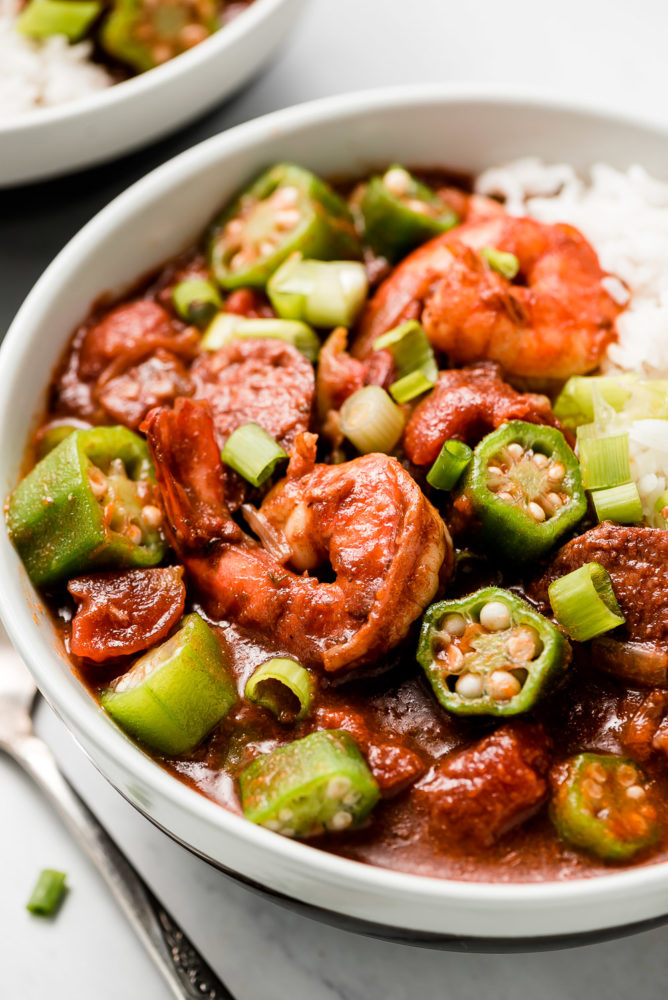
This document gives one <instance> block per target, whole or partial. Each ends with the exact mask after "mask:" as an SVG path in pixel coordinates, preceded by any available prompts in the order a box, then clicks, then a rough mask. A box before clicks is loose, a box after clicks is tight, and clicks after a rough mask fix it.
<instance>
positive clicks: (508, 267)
mask: <svg viewBox="0 0 668 1000" xmlns="http://www.w3.org/2000/svg"><path fill="white" fill-rule="evenodd" d="M480 255H481V257H484V258H485V260H486V261H487V263H488V264H489V266H490V267H491V269H492V270H493V271H496V273H497V274H500V275H501V277H502V278H508V280H509V281H512V280H513V278H516V277H517V275H518V273H519V269H520V262H519V260H518V259H517V257H516V256H515V254H514V253H505V251H503V250H495V249H494V248H493V247H483V248H482V250H481V251H480Z"/></svg>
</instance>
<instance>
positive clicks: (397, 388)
mask: <svg viewBox="0 0 668 1000" xmlns="http://www.w3.org/2000/svg"><path fill="white" fill-rule="evenodd" d="M434 384H435V383H434V382H432V381H431V379H428V378H427V376H426V375H425V374H424V372H421V371H420V369H419V368H418V369H417V370H416V371H414V372H409V373H408V375H404V376H403V378H400V379H397V381H396V382H393V383H392V385H391V386H390V395H391V396H392V399H394V400H395V401H396V402H397V403H409V402H410V401H411V399H415V397H416V396H421V395H422V393H423V392H428V391H429V389H433V388H434Z"/></svg>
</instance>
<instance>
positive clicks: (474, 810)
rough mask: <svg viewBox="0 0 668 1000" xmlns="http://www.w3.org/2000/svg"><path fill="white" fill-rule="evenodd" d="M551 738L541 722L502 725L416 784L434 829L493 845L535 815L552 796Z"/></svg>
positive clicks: (446, 836) (448, 837)
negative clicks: (537, 723)
mask: <svg viewBox="0 0 668 1000" xmlns="http://www.w3.org/2000/svg"><path fill="white" fill-rule="evenodd" d="M548 749H549V747H548V741H547V737H546V736H545V733H544V732H543V730H542V729H541V728H540V727H539V726H535V725H530V724H528V723H516V724H513V725H507V726H502V727H501V728H500V729H497V730H496V732H494V733H492V735H491V736H486V737H485V738H484V739H482V740H480V741H479V742H478V743H474V744H473V745H472V746H470V747H467V749H466V750H462V751H461V752H459V753H456V754H452V755H450V756H448V757H446V758H445V759H444V760H443V761H442V762H441V763H439V764H437V765H436V766H435V767H434V768H433V769H432V770H431V771H430V772H429V774H427V776H426V777H425V778H424V779H423V780H422V781H421V782H420V783H419V784H418V785H416V788H415V791H416V794H417V795H418V796H419V800H420V802H421V804H422V805H423V806H424V807H425V809H426V811H427V813H428V815H429V827H430V831H431V833H432V835H433V837H434V839H435V840H436V841H440V842H441V843H442V845H443V847H444V848H445V847H447V845H448V843H450V842H452V841H468V842H471V841H473V842H475V843H476V844H478V845H480V846H481V847H488V846H489V845H490V844H493V843H495V842H496V841H497V840H499V838H500V837H502V836H503V835H504V833H507V832H508V831H509V830H511V829H512V828H513V827H515V826H518V825H519V824H520V823H523V822H524V821H525V820H526V819H528V818H529V817H530V816H532V815H533V814H534V813H535V812H536V811H537V810H538V809H539V808H540V806H541V805H542V803H543V802H544V801H545V799H546V797H547V791H548V785H547V781H546V775H547V771H548V768H549V763H550V762H549V754H548Z"/></svg>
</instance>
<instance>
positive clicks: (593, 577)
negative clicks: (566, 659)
mask: <svg viewBox="0 0 668 1000" xmlns="http://www.w3.org/2000/svg"><path fill="white" fill-rule="evenodd" d="M548 596H549V599H550V604H551V605H552V611H553V612H554V616H555V618H556V619H557V621H558V622H559V624H560V625H561V626H562V628H563V629H564V630H565V631H566V632H567V633H568V635H569V636H570V637H571V639H575V641H576V642H586V641H587V640H588V639H593V638H595V637H596V636H597V635H602V634H603V633H604V632H609V631H610V629H613V628H617V626H618V625H623V624H624V622H625V621H626V619H625V618H624V616H623V615H622V613H621V610H620V608H619V604H618V603H617V598H616V597H615V592H614V590H613V589H612V581H611V580H610V576H609V575H608V572H607V570H606V569H605V567H603V566H601V564H600V563H597V562H590V563H585V564H584V566H580V568H579V569H576V570H573V572H572V573H567V574H566V576H562V577H560V578H559V579H558V580H554V581H553V582H552V583H551V584H550V586H549V587H548Z"/></svg>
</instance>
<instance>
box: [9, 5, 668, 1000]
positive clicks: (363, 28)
mask: <svg viewBox="0 0 668 1000" xmlns="http://www.w3.org/2000/svg"><path fill="white" fill-rule="evenodd" d="M667 29H668V6H667V5H665V4H663V3H660V2H658V0H638V2H636V3H635V4H633V5H630V4H629V3H628V2H622V0H606V2H604V0H589V2H588V3H583V2H581V0H561V2H560V3H559V4H553V5H546V4H540V3H536V2H535V0H532V2H529V0H506V2H505V3H499V2H498V0H497V2H491V0H479V2H477V3H465V4H458V5H454V4H450V3H447V2H444V0H412V2H410V3H408V2H402V0H310V5H309V10H308V11H307V14H306V16H305V17H304V20H303V22H302V24H301V25H300V27H299V30H298V31H297V33H296V34H295V36H294V37H293V39H292V41H291V44H290V45H289V46H288V47H287V48H286V49H285V50H284V51H283V53H282V55H281V56H280V57H279V59H278V60H277V61H276V62H275V63H274V65H273V66H272V67H271V68H270V70H269V71H268V72H267V73H266V74H265V76H264V77H262V78H260V79H259V80H258V81H256V82H255V83H254V84H253V86H252V87H251V88H249V89H248V90H247V91H246V92H245V93H244V94H243V95H242V96H241V97H240V98H238V99H237V100H236V101H235V102H232V103H230V104H227V105H226V106H224V107H223V108H221V109H220V110H219V111H217V112H215V113H214V114H212V115H209V116H207V118H205V119H203V120H202V121H201V122H199V123H197V124H196V125H195V126H193V127H192V128H190V129H188V130H186V131H184V132H181V133H180V134H179V135H177V136H175V137H173V138H172V139H170V140H168V141H167V142H164V143H162V144H160V145H159V146H158V147H155V148H154V149H152V150H149V151H146V152H144V153H142V154H138V155H136V156H133V157H130V158H127V159H125V160H123V161H121V163H120V164H117V165H114V166H110V167H105V168H101V169H98V170H95V171H89V172H87V173H85V174H81V175H78V176H76V177H73V178H68V179H64V180H62V181H57V182H53V183H51V184H47V185H43V186H41V187H36V188H27V189H22V190H17V191H14V192H5V193H2V194H1V195H0V282H1V283H2V295H1V296H0V332H3V331H4V330H5V329H6V327H7V325H8V323H9V321H10V319H11V316H12V315H13V313H14V311H15V309H16V308H17V306H18V304H19V303H20V300H21V298H22V297H23V295H24V294H25V293H26V292H27V290H28V288H29V287H30V285H31V284H32V283H33V281H34V280H35V278H36V277H37V275H38V274H39V272H40V271H41V269H42V268H43V267H44V265H45V264H46V263H47V262H48V260H49V259H50V258H51V257H52V256H53V254H54V253H55V252H56V251H57V250H58V249H59V248H60V246H62V244H63V243H64V242H65V241H66V240H67V239H68V237H69V236H70V235H71V233H72V232H74V231H75V230H76V229H77V228H78V227H79V226H80V225H81V224H82V223H83V222H84V221H85V220H86V219H87V218H89V217H90V215H91V214H93V212H95V211H96V210H97V209H98V208H99V207H101V205H103V204H104V203H105V202H106V201H108V200H109V198H110V197H112V196H113V195H114V194H115V193H117V192H118V191H119V190H121V189H122V188H124V187H126V186H127V185H128V184H129V183H131V181H132V180H133V179H135V178H136V177H138V176H139V175H141V174H142V173H144V172H145V171H146V170H147V169H150V167H152V166H153V165H155V164H156V163H158V162H161V161H162V160H164V159H166V158H167V157H169V156H171V155H172V154H173V153H175V152H178V151H179V150H181V149H183V148H185V147H186V146H189V145H191V144H192V143H193V142H195V141H197V140H198V139H200V138H203V137H205V136H207V135H210V134H212V133H214V132H216V131H218V130H219V129H221V128H224V127H227V126H228V125H230V124H234V123H236V122H238V121H241V120H243V119H245V118H247V117H252V116H255V115H257V114H261V113H263V112H265V111H269V110H272V109H274V108H277V107H281V106H285V105H287V104H291V103H294V102H296V101H299V100H305V99H307V98H309V97H317V96H321V95H325V94H330V93H335V92H339V91H343V90H353V89H357V88H362V87H371V86H379V85H381V84H385V83H401V82H419V81H424V80H465V81H486V82H492V83H512V84H524V85H528V86H530V87H531V88H532V89H533V90H535V91H538V92H545V93H560V94H563V95H565V96H568V97H574V98H577V97H578V96H580V95H585V96H586V97H588V98H591V99H593V100H595V101H597V102H598V103H601V104H607V105H608V106H611V107H616V108H621V109H624V110H627V111H631V112H633V111H639V112H642V113H643V115H645V116H648V117H654V118H656V119H658V120H668V105H666V101H665V92H666V76H667V75H668V68H667V66H668V64H667V63H666V60H665V38H666V34H667ZM530 39H532V40H531V41H530ZM38 729H39V731H40V733H41V734H42V735H43V736H44V737H45V738H46V740H47V741H48V742H49V743H50V744H51V745H52V747H53V748H54V750H55V752H56V754H57V756H58V758H59V759H60V760H61V762H62V765H63V767H64V768H65V770H66V773H67V774H68V775H69V777H70V778H71V780H72V781H73V783H74V784H75V786H76V787H77V788H78V789H79V790H80V791H81V793H82V794H83V795H84V797H85V798H86V799H87V800H88V801H89V803H90V804H91V806H92V807H93V808H94V810H95V811H96V812H97V813H98V815H99V816H100V818H101V819H102V820H103V821H104V823H105V824H106V825H107V827H108V828H109V830H110V831H111V832H112V834H113V835H114V836H115V837H116V838H117V840H118V841H119V843H120V844H122V845H123V847H124V849H125V850H126V852H127V853H128V854H129V856H130V858H131V859H132V860H133V861H134V863H135V864H136V865H137V867H138V868H139V869H140V871H141V872H142V873H143V875H144V876H145V878H146V880H147V881H148V882H149V883H150V885H151V886H152V887H153V889H154V891H155V892H156V893H157V895H158V896H159V897H160V898H161V899H162V901H163V902H164V903H165V904H166V905H167V906H168V907H169V908H170V909H171V910H172V911H173V912H174V913H175V914H176V915H177V916H178V919H179V920H180V921H181V922H182V924H183V926H184V928H185V929H186V931H187V932H188V933H189V934H190V935H191V936H192V938H193V939H194V940H195V942H196V943H197V945H198V946H199V947H200V948H201V949H202V951H203V952H204V954H205V955H206V957H207V958H208V960H209V961H210V962H211V964H212V965H213V966H214V967H215V968H216V970H217V971H218V973H219V974H220V975H221V977H222V978H224V980H225V981H226V982H227V984H228V985H229V987H230V989H231V990H232V992H233V993H234V994H235V996H236V997H237V998H238V1000H286V998H291V1000H334V998H336V997H343V998H345V1000H407V998H408V997H413V996H416V995H419V996H420V997H421V998H424V1000H432V998H436V997H438V998H441V997H443V998H447V1000H480V998H483V1000H539V998H540V1000H580V998H581V997H582V996H588V997H592V998H593V1000H598V998H599V997H601V998H603V997H605V998H606V1000H627V998H628V997H629V996H633V997H634V1000H658V998H659V997H662V996H664V995H665V983H666V979H667V976H668V951H667V949H666V947H665V940H666V935H667V934H668V930H657V931H653V932H651V933H646V934H642V935H638V936H635V937H632V938H628V939H625V940H623V941H619V942H615V943H610V944H605V945H597V946H591V947H586V948H581V949H577V950H574V951H568V952H558V953H553V954H542V955H512V956H480V955H452V954H447V953H437V952H429V951H422V950H418V949H414V948H408V947H404V946H396V945H391V944H387V943H384V942H379V941H373V940H370V939H364V938H361V937H357V936H354V935H352V934H349V933H345V932H342V931H337V930H333V929H332V928H328V927H324V926H322V925H319V924H317V923H314V922H311V921H309V920H306V919H304V918H302V917H298V916H296V915H294V914H291V913H288V912H286V911H284V910H283V909H280V908H278V907H276V906H275V905H274V904H272V903H269V902H267V901H266V900H263V899H261V898H259V897H257V896H255V895H253V894H251V893H249V892H248V891H247V890H245V889H243V888H241V887H240V886H237V885H236V884H233V883H232V882H230V881H228V880H226V879H225V878H224V877H223V876H221V875H219V874H218V873H216V872H214V871H213V870H211V869H209V868H208V867H207V866H206V865H205V864H204V863H203V862H201V861H199V860H197V859H195V858H193V857H192V856H190V855H189V854H187V853H186V852H185V851H184V850H183V849H181V848H180V847H178V846H176V845H175V844H173V843H172V842H171V841H169V840H168V839H167V838H166V837H165V836H164V835H163V834H161V833H160V832H158V831H157V830H155V829H154V828H153V827H152V826H151V825H150V824H149V823H148V822H147V821H146V820H144V819H143V818H142V817H141V816H139V815H138V814H136V813H135V812H134V811H133V810H132V808H131V807H130V806H128V805H127V803H125V802H124V801H123V800H122V799H121V798H120V797H119V796H117V795H116V793H115V792H114V791H113V790H112V789H111V788H110V787H109V786H108V785H107V784H106V782H105V781H104V780H103V779H102V778H101V777H100V776H99V775H98V774H97V773H96V772H95V770H94V769H93V768H92V766H91V765H90V764H89V763H88V761H87V760H86V759H85V758H84V757H83V755H82V754H81V752H80V751H79V750H78V748H77V747H76V746H75V745H74V744H73V742H72V740H71V738H70V737H69V736H68V734H67V733H66V732H65V731H64V730H63V728H62V726H61V724H60V723H59V722H58V721H57V720H56V719H55V718H54V717H53V716H52V714H51V713H50V711H49V710H48V709H47V708H45V707H44V706H43V705H42V706H41V708H40V710H39V712H38ZM0 790H1V792H0V794H1V799H0V801H1V806H0V856H1V857H2V858H3V862H4V863H3V878H2V890H1V891H0V998H2V1000H44V998H45V997H48V1000H89V998H92V997H94V998H95V1000H119V998H123V1000H166V997H167V995H168V994H167V990H166V989H165V987H164V986H163V985H162V983H161V981H160V980H159V978H158V976H157V974H156V973H155V971H154V970H153V968H152V966H151V964H150V962H149V961H148V959H147V958H146V957H145V956H144V955H143V953H142V950H141V948H140V946H139V945H138V943H137V942H136V941H135V940H134V939H133V936H132V933H131V932H130V930H129V929H128V928H127V926H126V925H125V923H124V920H123V918H122V917H121V916H120V914H119V912H118V911H117V909H116V906H115V904H114V903H113V902H112V901H111V900H110V899H109V898H108V897H107V894H106V892H105V890H104V887H103V885H102V883H101V882H100V880H99V879H98V877H97V875H96V874H95V873H94V872H93V871H92V870H91V868H90V866H89V865H88V863H87V862H86V861H85V860H84V859H83V858H82V856H81V855H80V854H79V852H78V850H77V849H76V848H75V847H74V846H73V845H72V843H71V842H69V840H68V838H67V836H66V835H65V833H64V832H63V830H62V828H61V826H60V824H59V822H58V821H57V820H56V819H55V817H54V816H53V815H52V814H51V812H50V810H49V807H48V806H47V805H46V804H45V803H44V802H43V801H42V800H41V799H40V798H39V796H38V794H37V793H36V792H34V791H33V789H32V788H31V786H30V785H29V783H28V779H26V778H24V777H23V776H22V775H21V774H20V772H18V770H17V769H16V768H15V767H14V766H13V765H12V764H11V763H10V762H9V761H8V760H6V759H4V758H0ZM43 867H55V868H62V869H63V870H64V871H66V872H67V873H68V876H69V883H70V886H71V891H70V894H69V896H68V898H67V899H66V901H65V905H64V907H63V909H62V911H61V913H60V915H59V916H58V919H57V920H56V921H54V922H50V921H39V920H36V919H35V918H31V917H30V916H29V915H28V914H27V913H26V911H25V909H24V903H25V900H26V898H27V896H28V894H29V891H30V889H31V886H32V883H33V880H34V878H35V877H36V875H37V873H38V871H39V870H40V869H41V868H43Z"/></svg>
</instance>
